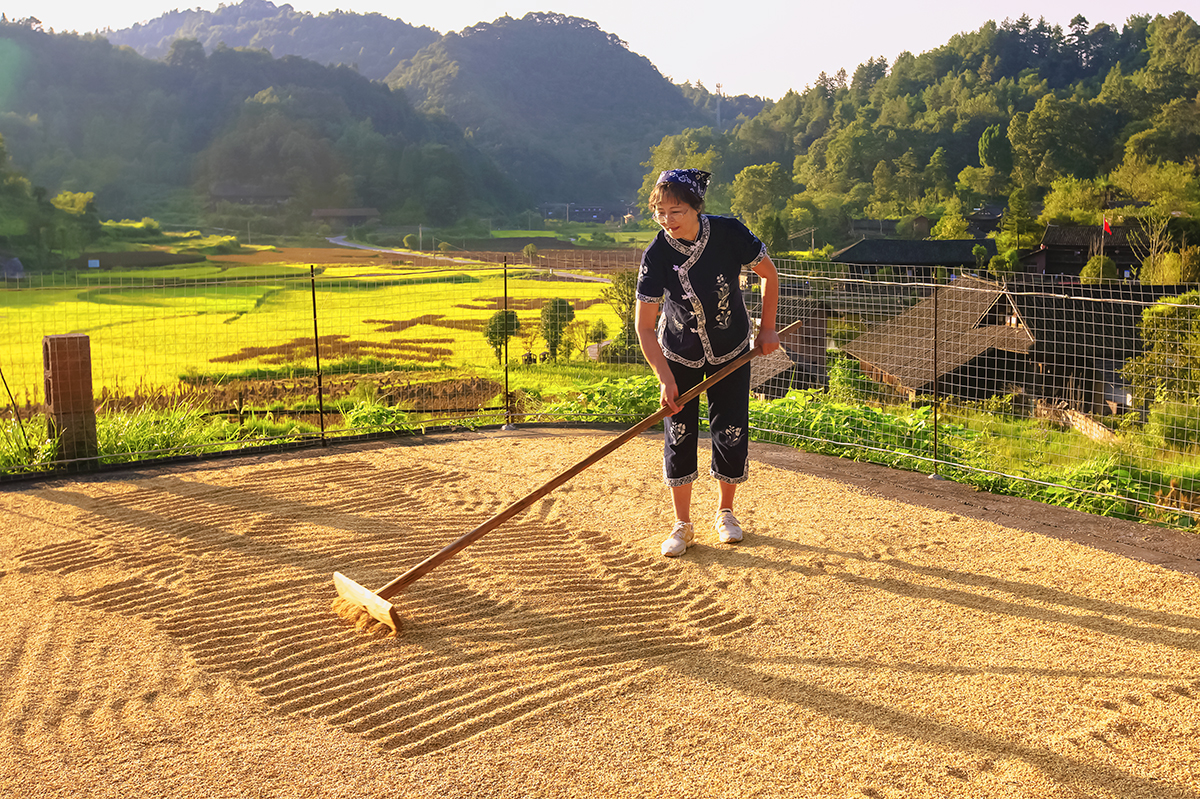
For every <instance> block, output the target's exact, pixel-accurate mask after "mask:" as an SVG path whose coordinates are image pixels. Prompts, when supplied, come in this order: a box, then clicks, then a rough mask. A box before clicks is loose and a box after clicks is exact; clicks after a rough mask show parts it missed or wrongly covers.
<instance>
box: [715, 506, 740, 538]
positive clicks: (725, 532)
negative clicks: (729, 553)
mask: <svg viewBox="0 0 1200 799" xmlns="http://www.w3.org/2000/svg"><path fill="white" fill-rule="evenodd" d="M717 537H718V538H720V539H721V543H722V544H736V543H737V542H738V541H741V540H742V526H741V525H740V524H738V520H737V519H735V518H734V517H733V511H731V510H730V509H729V508H721V510H719V511H717Z"/></svg>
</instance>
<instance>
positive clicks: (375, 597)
mask: <svg viewBox="0 0 1200 799" xmlns="http://www.w3.org/2000/svg"><path fill="white" fill-rule="evenodd" d="M333 585H334V588H336V589H337V592H338V600H337V601H336V602H334V610H336V611H337V613H338V615H339V616H342V617H344V618H346V619H349V620H350V621H357V620H358V618H359V617H361V616H362V614H364V613H366V614H368V615H369V616H370V617H371V618H372V619H375V621H377V622H379V623H380V624H385V625H387V626H388V627H391V628H392V629H393V630H395V631H396V632H399V631H400V616H399V615H398V614H397V613H396V606H395V605H393V604H392V603H391V602H388V601H387V600H386V599H384V598H383V597H381V596H379V594H377V593H375V592H374V591H372V590H370V589H369V588H366V587H364V586H361V585H359V584H358V583H356V582H354V581H353V580H351V579H350V578H349V577H347V576H346V575H344V574H341V573H340V572H334V573H333Z"/></svg>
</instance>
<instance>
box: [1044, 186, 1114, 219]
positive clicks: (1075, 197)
mask: <svg viewBox="0 0 1200 799" xmlns="http://www.w3.org/2000/svg"><path fill="white" fill-rule="evenodd" d="M1103 202H1104V197H1103V192H1102V191H1101V190H1100V189H1099V188H1097V186H1096V182H1095V181H1091V180H1081V179H1080V178H1074V177H1065V178H1058V179H1057V180H1055V181H1054V182H1053V183H1052V184H1050V193H1049V194H1047V195H1046V199H1045V200H1044V201H1043V203H1042V213H1041V214H1040V215H1039V216H1038V221H1039V222H1041V223H1042V224H1043V225H1097V224H1099V223H1100V209H1101V205H1102V204H1103Z"/></svg>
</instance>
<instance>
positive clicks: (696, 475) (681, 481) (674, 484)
mask: <svg viewBox="0 0 1200 799" xmlns="http://www.w3.org/2000/svg"><path fill="white" fill-rule="evenodd" d="M699 479H700V472H699V470H697V471H694V472H692V473H691V474H689V475H688V476H687V477H667V473H666V472H663V482H664V483H666V484H667V485H668V486H670V487H671V488H678V487H679V486H685V485H687V484H688V483H694V482H696V481H697V480H699ZM743 479H744V478H743Z"/></svg>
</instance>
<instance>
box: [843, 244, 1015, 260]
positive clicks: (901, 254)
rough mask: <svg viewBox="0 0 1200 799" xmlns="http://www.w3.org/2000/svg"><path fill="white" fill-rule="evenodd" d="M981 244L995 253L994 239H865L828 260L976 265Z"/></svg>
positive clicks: (991, 253)
mask: <svg viewBox="0 0 1200 799" xmlns="http://www.w3.org/2000/svg"><path fill="white" fill-rule="evenodd" d="M978 245H983V247H984V249H986V250H987V251H988V254H987V257H988V258H989V259H990V258H991V257H992V256H993V255H995V254H996V242H995V241H994V240H992V239H951V240H938V239H926V240H924V241H906V240H902V239H864V240H863V241H860V242H858V243H857V244H852V245H850V246H849V247H847V248H845V249H844V250H840V251H839V252H836V253H834V254H833V256H832V257H831V258H830V259H829V260H831V261H833V262H834V263H839V264H868V265H872V266H963V265H970V266H974V265H975V255H974V254H973V253H972V252H971V250H973V249H974V248H975V247H976V246H978Z"/></svg>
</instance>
